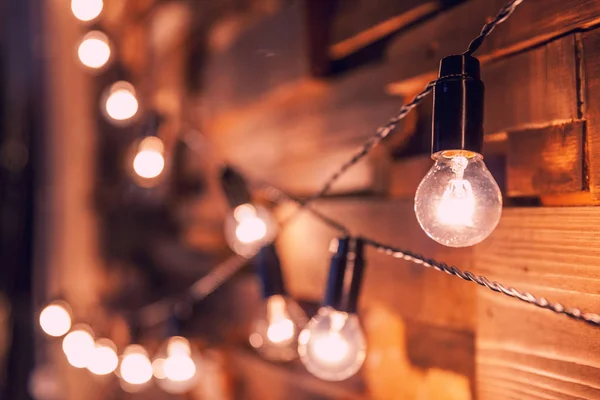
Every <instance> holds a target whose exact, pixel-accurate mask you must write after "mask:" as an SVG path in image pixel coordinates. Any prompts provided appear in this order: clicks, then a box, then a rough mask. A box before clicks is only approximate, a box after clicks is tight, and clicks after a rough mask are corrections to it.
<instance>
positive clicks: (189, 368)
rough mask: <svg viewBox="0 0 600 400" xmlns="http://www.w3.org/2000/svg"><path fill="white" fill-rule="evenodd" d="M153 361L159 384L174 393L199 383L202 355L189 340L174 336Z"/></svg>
mask: <svg viewBox="0 0 600 400" xmlns="http://www.w3.org/2000/svg"><path fill="white" fill-rule="evenodd" d="M158 353H159V356H158V357H157V358H156V359H155V360H154V362H153V363H152V368H153V373H154V376H155V377H156V378H157V379H158V381H157V384H158V385H159V386H160V387H161V388H162V389H163V390H165V391H166V392H168V393H172V394H180V393H185V392H187V391H189V390H191V389H192V388H193V387H195V386H196V384H197V383H198V379H199V375H198V369H199V364H200V356H199V354H198V353H197V352H195V351H193V349H192V345H191V343H190V341H189V340H187V339H186V338H184V337H181V336H174V337H171V338H169V340H167V342H166V345H163V346H162V349H161V350H160V351H159V352H158Z"/></svg>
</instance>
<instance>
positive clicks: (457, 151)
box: [415, 55, 502, 247]
mask: <svg viewBox="0 0 600 400" xmlns="http://www.w3.org/2000/svg"><path fill="white" fill-rule="evenodd" d="M483 92H484V88H483V82H482V81H481V79H480V67H479V60H477V59H476V58H474V57H472V56H470V55H454V56H449V57H446V58H444V59H443V60H442V62H441V64H440V77H439V79H438V81H437V83H436V85H435V87H434V91H433V96H434V98H433V134H432V142H431V143H432V145H431V154H432V158H433V159H434V160H435V164H434V165H433V167H431V169H430V170H429V172H428V173H427V175H425V177H424V178H423V180H422V181H421V183H420V184H419V187H418V189H417V192H416V194H415V213H416V215H417V220H418V221H419V224H420V225H421V227H422V228H423V230H424V231H425V233H427V235H428V236H429V237H430V238H432V239H433V240H435V241H436V242H438V243H441V244H443V245H446V246H451V247H465V246H472V245H474V244H477V243H479V242H481V241H482V240H484V239H485V238H486V237H488V236H489V235H490V233H492V231H493V230H494V229H495V228H496V225H498V222H499V221H500V216H501V214H502V194H501V192H500V188H499V187H498V184H497V183H496V181H495V180H494V178H493V177H492V175H491V174H490V172H489V171H488V169H487V168H486V166H485V163H484V162H483V156H482V155H481V149H482V146H483Z"/></svg>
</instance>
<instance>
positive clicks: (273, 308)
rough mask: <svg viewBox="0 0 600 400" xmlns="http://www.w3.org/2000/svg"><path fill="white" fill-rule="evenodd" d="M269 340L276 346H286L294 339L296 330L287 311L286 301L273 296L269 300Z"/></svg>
mask: <svg viewBox="0 0 600 400" xmlns="http://www.w3.org/2000/svg"><path fill="white" fill-rule="evenodd" d="M267 318H268V324H269V327H268V328H267V338H268V339H269V341H271V342H272V343H275V344H284V343H287V342H289V341H290V340H292V339H293V338H294V333H295V331H296V328H295V326H294V322H292V320H291V319H290V316H289V315H288V313H287V310H286V304H285V299H284V298H283V297H281V296H271V297H270V298H269V299H268V300H267Z"/></svg>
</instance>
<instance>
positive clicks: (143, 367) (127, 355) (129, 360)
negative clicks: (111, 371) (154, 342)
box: [119, 344, 152, 385]
mask: <svg viewBox="0 0 600 400" xmlns="http://www.w3.org/2000/svg"><path fill="white" fill-rule="evenodd" d="M119 374H120V375H121V378H122V379H123V381H124V382H126V383H128V384H130V385H143V384H145V383H147V382H149V381H150V379H152V363H151V362H150V359H149V358H148V353H147V352H146V350H144V348H143V347H142V346H140V345H135V344H134V345H130V346H128V347H127V348H126V349H125V352H124V353H123V358H122V360H121V366H120V368H119Z"/></svg>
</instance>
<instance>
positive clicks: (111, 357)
mask: <svg viewBox="0 0 600 400" xmlns="http://www.w3.org/2000/svg"><path fill="white" fill-rule="evenodd" d="M118 365H119V356H118V355H117V346H116V345H115V344H114V343H113V342H112V341H111V340H109V339H99V340H97V341H96V344H95V346H94V350H92V352H91V355H90V360H89V362H88V364H87V369H88V370H89V371H90V372H91V373H92V374H94V375H108V374H110V373H111V372H114V371H115V370H116V369H117V367H118Z"/></svg>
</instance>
